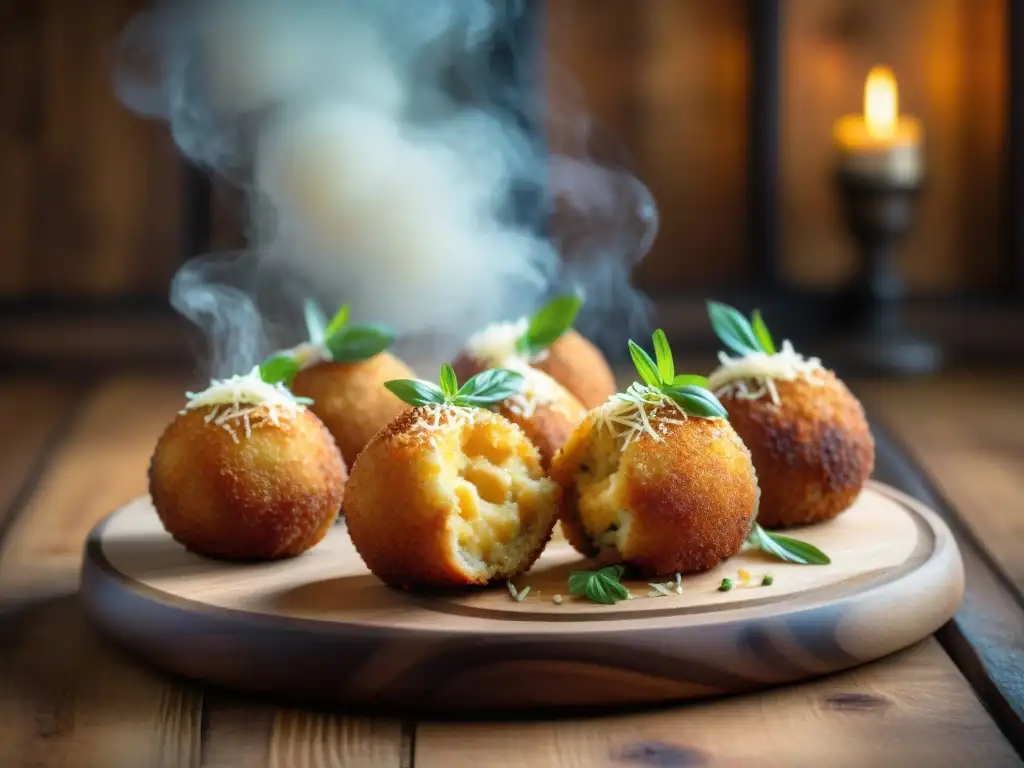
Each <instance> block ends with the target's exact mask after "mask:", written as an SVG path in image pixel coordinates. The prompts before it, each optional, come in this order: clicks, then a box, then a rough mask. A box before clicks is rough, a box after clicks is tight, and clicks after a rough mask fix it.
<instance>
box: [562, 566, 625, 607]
mask: <svg viewBox="0 0 1024 768" xmlns="http://www.w3.org/2000/svg"><path fill="white" fill-rule="evenodd" d="M624 571H625V568H624V567H623V566H621V565H610V566H606V567H604V568H601V569H600V570H597V571H574V572H573V573H571V574H569V594H572V595H576V596H578V597H586V598H587V599H588V600H592V601H593V602H595V603H601V604H602V605H614V604H615V603H617V602H618V601H619V600H627V599H628V598H629V590H628V589H626V588H625V587H624V586H622V584H620V583H619V579H620V578H621V577H622V574H623V572H624Z"/></svg>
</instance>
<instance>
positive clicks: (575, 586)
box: [569, 571, 594, 597]
mask: <svg viewBox="0 0 1024 768" xmlns="http://www.w3.org/2000/svg"><path fill="white" fill-rule="evenodd" d="M593 575H594V574H593V573H591V572H590V571H573V572H572V573H570V574H569V594H570V595H576V596H577V597H585V596H586V594H587V586H588V585H589V584H590V579H591V577H592V576H593Z"/></svg>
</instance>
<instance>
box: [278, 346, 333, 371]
mask: <svg viewBox="0 0 1024 768" xmlns="http://www.w3.org/2000/svg"><path fill="white" fill-rule="evenodd" d="M284 354H286V355H288V356H290V357H291V358H292V360H294V361H295V362H296V363H298V364H299V370H300V371H304V370H305V369H306V368H312V367H313V366H314V365H318V364H319V363H329V362H331V361H332V360H333V359H334V358H332V357H331V353H330V351H329V350H328V349H327V347H325V346H324V345H323V344H314V343H312V342H310V341H307V342H305V343H303V344H299V345H298V346H297V347H295V348H293V349H290V350H288V351H287V352H285V353H284Z"/></svg>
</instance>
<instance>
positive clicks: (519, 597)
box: [505, 581, 530, 603]
mask: <svg viewBox="0 0 1024 768" xmlns="http://www.w3.org/2000/svg"><path fill="white" fill-rule="evenodd" d="M505 586H507V587H508V592H509V594H510V595H512V598H513V599H514V600H516V601H518V602H520V603H521V602H523V600H525V599H526V596H527V595H528V594H530V587H523V588H522V589H521V590H519V591H516V587H515V584H513V583H512V582H511V581H506V582H505Z"/></svg>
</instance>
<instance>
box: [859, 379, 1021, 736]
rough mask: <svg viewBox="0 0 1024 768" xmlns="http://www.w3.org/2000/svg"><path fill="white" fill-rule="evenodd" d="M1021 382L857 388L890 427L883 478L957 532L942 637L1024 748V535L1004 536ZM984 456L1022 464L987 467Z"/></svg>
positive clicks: (1009, 518) (1012, 503) (883, 440)
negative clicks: (1023, 542) (954, 582)
mask: <svg viewBox="0 0 1024 768" xmlns="http://www.w3.org/2000/svg"><path fill="white" fill-rule="evenodd" d="M1022 384H1024V373H1016V374H1013V373H1004V374H992V373H987V374H983V375H979V374H974V375H970V376H967V375H944V376H941V377H936V378H934V379H930V380H923V379H922V380H916V381H914V380H911V381H902V382H886V383H884V384H882V383H878V382H870V381H867V382H854V388H855V391H857V392H858V394H860V396H861V397H862V398H863V399H864V400H865V402H866V404H867V405H868V408H869V411H870V412H871V413H872V414H873V415H874V416H875V418H876V419H880V423H881V424H882V425H883V427H884V429H883V430H881V431H879V430H877V429H876V432H878V438H879V440H878V462H877V465H878V466H877V471H876V476H877V477H878V479H880V480H882V481H884V482H888V483H891V484H894V485H896V486H897V487H900V488H902V489H903V490H904V491H906V492H907V493H910V494H912V495H914V496H916V497H917V498H919V499H922V500H924V501H925V503H927V504H929V505H930V506H931V507H932V508H933V509H936V510H937V511H939V513H940V514H943V515H944V516H945V517H946V519H947V522H949V523H950V525H951V527H952V528H953V530H954V533H955V534H956V536H957V539H958V541H959V543H960V551H961V554H962V555H963V560H964V571H965V575H966V582H967V584H966V593H965V597H964V601H963V603H961V605H960V608H959V610H958V611H957V613H956V616H955V617H954V621H953V622H951V623H950V624H948V625H947V626H946V627H944V628H943V630H942V631H941V632H940V633H939V634H938V637H939V639H940V641H941V642H942V644H943V646H944V647H945V649H946V651H947V652H948V653H949V654H950V655H951V656H952V657H953V659H954V661H955V662H956V664H957V666H958V667H959V668H960V669H961V670H962V671H963V672H964V673H965V674H966V675H967V676H968V678H969V679H970V681H971V684H972V685H973V686H974V688H975V690H977V691H978V692H979V694H980V695H981V696H982V697H983V699H984V700H985V703H986V705H987V706H988V708H989V711H990V712H991V713H992V714H993V716H994V717H995V718H996V720H997V721H998V722H999V723H1000V726H1001V727H1002V728H1003V732H1004V733H1005V734H1006V735H1007V736H1008V737H1009V738H1010V740H1011V741H1012V743H1013V744H1014V745H1015V746H1016V748H1017V749H1018V751H1021V752H1022V753H1024V673H1022V670H1024V646H1022V644H1021V638H1022V637H1024V597H1022V583H1021V579H1020V569H1019V561H1018V560H1015V559H1014V551H1013V548H1014V545H1016V544H1019V541H1017V540H1014V539H1012V538H1009V539H1007V538H1004V537H1005V536H1013V535H1015V534H1014V533H1013V531H1014V528H1013V526H1014V524H1015V522H1016V519H1017V518H1019V516H1020V514H1019V513H1020V509H1021V504H1020V501H1019V499H1020V498H1021V496H1020V489H1021V486H1022V485H1024V475H1022V474H1021V470H1022V469H1024V461H1022V458H1024V452H1022V450H1021V448H1022V445H1024V443H1022V440H1021V437H1020V434H1019V433H1017V432H1015V430H1017V429H1019V426H1020V411H1021V408H1020V405H1019V396H1018V388H1019V387H1020V386H1021V385H1022ZM958 403H959V405H958ZM968 403H970V404H972V405H970V406H967V404H968ZM981 403H984V405H980V404H981ZM956 411H959V413H960V415H961V416H963V418H956V417H955V414H954V412H956ZM888 434H894V435H895V436H896V439H897V442H893V441H892V440H890V439H888V437H887V435H888ZM907 454H909V455H907ZM961 459H963V460H961ZM986 459H987V461H991V462H992V464H993V465H994V466H995V467H1000V466H1003V467H1005V466H1006V465H1011V466H1016V470H1011V471H1006V470H1005V469H1004V470H1003V471H1002V472H999V471H998V470H997V471H995V472H993V471H989V470H988V469H987V468H984V467H986V464H987V461H986ZM915 460H916V466H915V465H914V461H915ZM1014 462H1016V464H1014ZM979 465H981V466H982V467H983V469H982V470H981V471H978V466H979ZM922 469H923V472H924V474H922ZM1015 489H1016V490H1015ZM1007 531H1009V532H1007Z"/></svg>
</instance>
